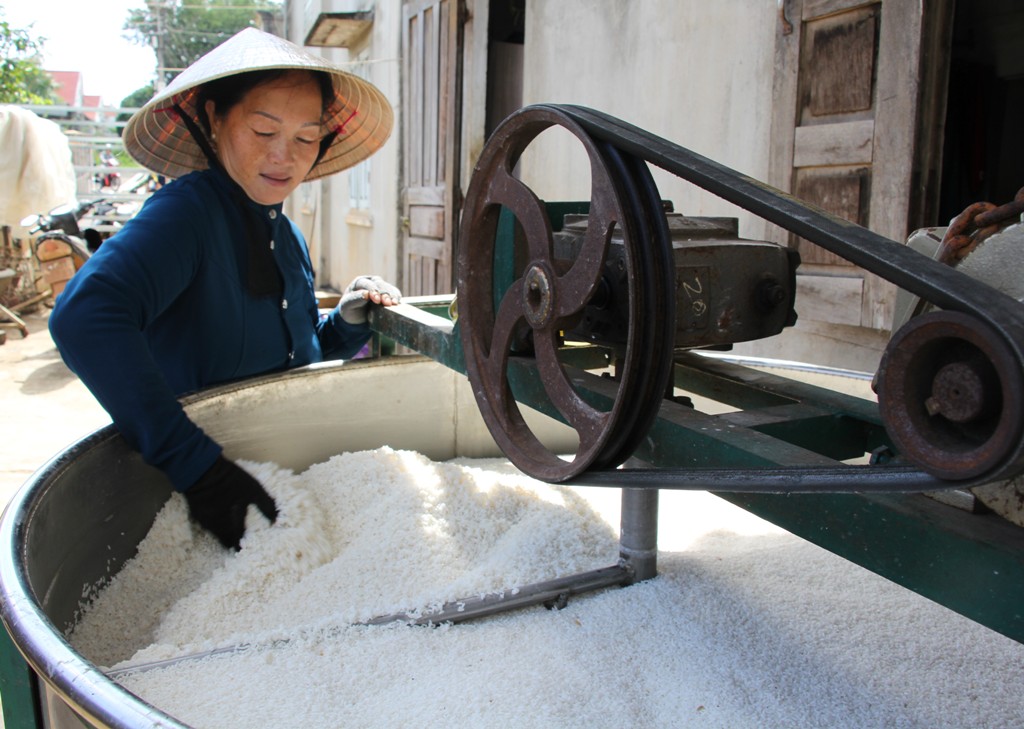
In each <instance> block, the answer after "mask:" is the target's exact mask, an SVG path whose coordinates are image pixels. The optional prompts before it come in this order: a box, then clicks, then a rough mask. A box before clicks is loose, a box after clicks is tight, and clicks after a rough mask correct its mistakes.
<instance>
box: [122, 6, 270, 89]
mask: <svg viewBox="0 0 1024 729" xmlns="http://www.w3.org/2000/svg"><path fill="white" fill-rule="evenodd" d="M281 12H282V6H281V3H280V2H276V1H274V0H146V7H145V8H142V9H133V10H130V11H129V14H128V19H127V20H126V21H125V24H124V29H125V31H126V33H125V38H127V39H128V40H131V41H134V42H136V43H139V44H140V45H148V46H150V47H151V48H152V49H153V50H154V52H155V53H156V58H157V65H158V66H160V68H158V69H157V73H158V74H162V76H163V81H164V82H165V83H166V82H168V81H170V80H171V79H173V78H174V77H175V76H177V75H178V73H180V72H181V71H182V70H183V69H184V68H186V67H188V66H189V65H190V64H191V63H192V62H193V61H195V60H196V59H198V58H199V57H200V56H202V55H203V54H204V53H206V52H207V51H210V50H212V49H213V48H214V47H215V46H217V45H219V44H220V43H222V42H223V41H225V40H227V39H228V38H229V37H231V36H232V35H234V34H235V33H237V32H238V31H240V30H242V29H244V28H247V27H249V26H253V25H259V24H261V23H263V24H266V22H267V21H268V20H269V21H271V23H273V22H274V20H275V19H276V18H279V17H280V15H281ZM267 30H272V29H270V28H267Z"/></svg>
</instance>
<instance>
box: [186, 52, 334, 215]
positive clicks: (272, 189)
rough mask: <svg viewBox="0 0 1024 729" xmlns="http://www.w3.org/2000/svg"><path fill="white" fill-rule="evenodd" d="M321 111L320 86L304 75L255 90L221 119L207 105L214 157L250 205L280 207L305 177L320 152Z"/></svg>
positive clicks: (293, 74)
mask: <svg viewBox="0 0 1024 729" xmlns="http://www.w3.org/2000/svg"><path fill="white" fill-rule="evenodd" d="M322 106H323V103H322V97H321V94H320V86H319V84H318V83H317V82H316V80H315V79H314V78H313V77H312V76H311V75H310V74H309V73H305V72H302V71H295V72H289V73H287V74H285V75H284V76H280V77H278V78H276V79H274V80H272V81H267V82H266V83H262V84H260V85H259V86H255V87H253V89H252V90H251V91H249V93H248V94H246V95H245V96H243V97H242V100H241V101H239V102H238V103H237V104H235V105H234V106H233V107H231V109H229V110H228V112H227V113H226V114H224V115H223V116H219V115H218V114H217V111H218V110H217V109H216V108H215V105H214V103H213V102H212V101H207V102H206V115H207V118H208V119H210V131H211V132H212V133H213V135H214V142H215V145H216V150H217V156H218V158H219V159H220V161H221V164H223V165H224V169H225V170H227V173H228V174H229V175H231V178H232V179H233V180H234V181H235V182H237V183H238V184H239V185H241V187H242V189H243V190H245V193H246V194H247V195H248V196H249V197H250V198H252V199H253V200H254V201H256V202H258V203H260V204H262V205H276V204H277V203H279V202H283V201H284V199H285V198H286V197H288V195H289V194H291V192H292V191H293V190H294V189H295V188H296V187H298V185H299V183H300V182H302V180H303V179H304V178H305V177H306V175H307V174H308V173H309V170H310V168H312V167H313V163H314V162H315V161H316V156H317V153H318V152H319V151H320V137H321V133H320V115H321V109H322Z"/></svg>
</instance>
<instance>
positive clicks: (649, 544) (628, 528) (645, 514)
mask: <svg viewBox="0 0 1024 729" xmlns="http://www.w3.org/2000/svg"><path fill="white" fill-rule="evenodd" d="M658 493H659V492H658V490H657V489H631V488H624V489H622V516H621V520H620V524H621V532H620V535H619V557H620V558H621V559H622V561H623V562H624V563H625V564H627V565H628V566H629V567H630V568H631V572H632V579H631V580H630V584H633V583H634V582H642V581H644V580H649V579H651V578H652V577H655V576H657V574H658Z"/></svg>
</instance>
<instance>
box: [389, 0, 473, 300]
mask: <svg viewBox="0 0 1024 729" xmlns="http://www.w3.org/2000/svg"><path fill="white" fill-rule="evenodd" d="M461 8H462V3H461V2H460V0H412V1H411V2H406V3H405V4H404V5H403V14H402V55H403V61H404V77H403V79H402V81H403V90H402V110H403V114H402V138H403V146H402V149H403V158H404V159H403V166H402V174H403V180H402V243H403V248H402V250H403V259H404V265H403V277H402V278H403V281H402V292H403V293H404V294H406V295H409V296H418V295H429V294H438V293H450V292H451V291H452V286H453V282H452V260H453V247H454V243H455V221H456V220H457V219H458V218H457V217H456V215H457V209H456V208H457V202H458V201H457V193H458V190H459V180H458V174H459V170H458V162H457V160H458V159H459V133H460V122H459V119H460V114H461V100H460V88H459V87H460V76H461V59H460V54H461V46H462V42H461V40H462V39H461V34H462V24H463V11H462V9H461Z"/></svg>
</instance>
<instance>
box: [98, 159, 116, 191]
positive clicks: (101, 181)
mask: <svg viewBox="0 0 1024 729" xmlns="http://www.w3.org/2000/svg"><path fill="white" fill-rule="evenodd" d="M101 161H102V163H103V166H104V167H108V168H109V169H107V170H104V171H102V172H96V173H95V174H94V175H93V176H92V181H93V184H94V185H96V186H97V187H98V188H99V189H101V190H110V191H111V192H116V191H117V190H118V189H119V188H120V187H121V173H120V172H118V171H117V170H116V169H115V168H117V167H119V166H120V164H121V163H120V162H118V161H117V158H116V157H114V156H113V155H107V156H103V157H102V159H101Z"/></svg>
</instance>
